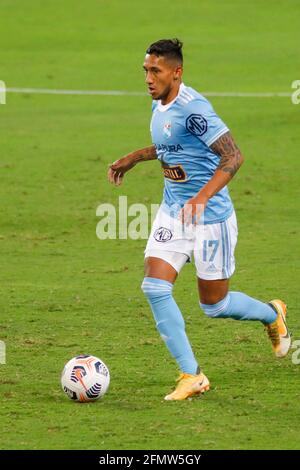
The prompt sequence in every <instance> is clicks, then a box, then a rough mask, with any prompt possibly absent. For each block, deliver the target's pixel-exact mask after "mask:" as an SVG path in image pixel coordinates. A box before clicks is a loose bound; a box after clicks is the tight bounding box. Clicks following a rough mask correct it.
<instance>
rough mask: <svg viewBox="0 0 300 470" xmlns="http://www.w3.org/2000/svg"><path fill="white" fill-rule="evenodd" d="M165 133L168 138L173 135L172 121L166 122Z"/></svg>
mask: <svg viewBox="0 0 300 470" xmlns="http://www.w3.org/2000/svg"><path fill="white" fill-rule="evenodd" d="M163 133H164V135H165V136H166V137H167V138H169V137H171V121H166V122H165V123H164V128H163Z"/></svg>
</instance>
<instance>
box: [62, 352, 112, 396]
mask: <svg viewBox="0 0 300 470" xmlns="http://www.w3.org/2000/svg"><path fill="white" fill-rule="evenodd" d="M109 381H110V376H109V370H108V367H107V366H106V365H105V364H104V362H103V361H101V359H99V358H98V357H95V356H86V355H81V356H77V357H73V359H71V360H70V361H69V362H67V364H66V365H65V367H64V370H63V371H62V375H61V385H62V388H63V391H64V392H65V393H66V394H67V396H68V397H69V398H70V399H71V400H75V401H80V402H85V401H95V400H98V398H101V397H103V395H104V394H105V393H106V391H107V389H108V386H109Z"/></svg>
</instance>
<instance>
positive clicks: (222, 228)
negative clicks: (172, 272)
mask: <svg viewBox="0 0 300 470" xmlns="http://www.w3.org/2000/svg"><path fill="white" fill-rule="evenodd" d="M237 235H238V229H237V221H236V216H235V212H233V213H232V215H231V216H230V217H228V219H226V220H225V221H224V222H219V223H216V224H205V225H203V224H202V225H197V226H191V225H190V226H186V225H183V224H182V223H181V221H180V220H179V219H175V218H173V217H171V216H170V215H169V214H167V213H166V212H164V211H163V209H162V207H160V208H159V210H158V212H157V215H156V217H155V220H154V222H153V226H152V229H151V233H150V237H149V240H148V243H147V246H146V249H145V258H147V257H148V256H154V257H156V258H161V259H164V260H165V261H167V262H168V263H169V264H171V265H172V266H173V267H174V268H175V269H176V271H177V272H179V271H180V269H181V268H182V266H183V265H184V264H185V262H187V261H191V259H192V256H194V260H195V266H196V271H197V276H198V277H199V278H200V279H208V280H215V279H228V278H229V277H230V276H232V274H233V272H234V269H235V259H234V249H235V246H236V242H237ZM178 253H181V254H182V255H185V257H183V256H180V257H178V258H177V259H176V254H178ZM176 260H177V261H176ZM182 260H183V261H182Z"/></svg>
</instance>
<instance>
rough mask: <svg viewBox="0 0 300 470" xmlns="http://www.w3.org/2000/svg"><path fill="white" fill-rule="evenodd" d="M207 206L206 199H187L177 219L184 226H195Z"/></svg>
mask: <svg viewBox="0 0 300 470" xmlns="http://www.w3.org/2000/svg"><path fill="white" fill-rule="evenodd" d="M206 204H207V198H206V197H205V196H202V195H197V196H194V197H192V198H191V199H189V200H188V201H187V202H186V203H185V205H184V206H183V208H182V209H181V210H180V212H179V215H178V218H179V220H181V222H182V223H183V224H185V225H191V224H192V225H197V224H198V223H199V222H200V219H201V216H202V214H203V211H204V209H205V207H206Z"/></svg>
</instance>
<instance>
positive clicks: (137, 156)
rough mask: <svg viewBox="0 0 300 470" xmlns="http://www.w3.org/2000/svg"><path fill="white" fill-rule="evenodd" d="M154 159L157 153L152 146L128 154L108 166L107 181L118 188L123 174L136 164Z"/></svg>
mask: <svg viewBox="0 0 300 470" xmlns="http://www.w3.org/2000/svg"><path fill="white" fill-rule="evenodd" d="M156 159H157V153H156V150H155V146H154V145H150V146H149V147H145V148H143V149H140V150H136V151H135V152H132V153H129V154H128V155H125V156H124V157H122V158H120V159H119V160H117V161H115V162H114V163H112V164H111V165H109V167H108V173H107V178H108V181H109V182H110V183H112V184H115V185H117V186H118V185H120V184H121V183H122V180H123V177H124V175H125V173H126V172H127V171H129V170H131V168H133V167H134V166H135V165H136V164H137V163H139V162H146V161H147V160H156Z"/></svg>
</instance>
